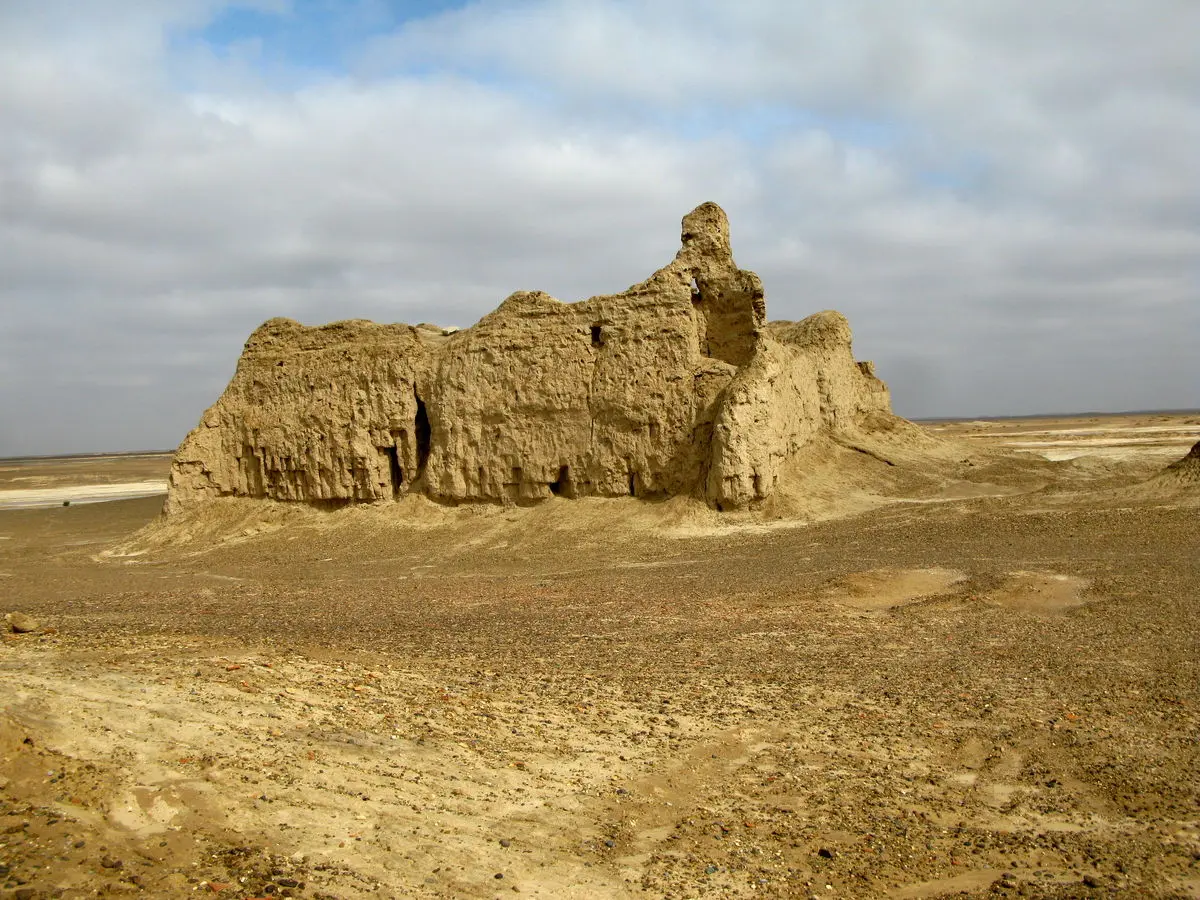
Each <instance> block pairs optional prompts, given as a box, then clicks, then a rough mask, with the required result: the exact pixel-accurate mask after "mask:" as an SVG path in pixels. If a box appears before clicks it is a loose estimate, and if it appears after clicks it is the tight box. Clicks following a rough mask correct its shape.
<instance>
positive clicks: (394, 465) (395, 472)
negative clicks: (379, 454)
mask: <svg viewBox="0 0 1200 900" xmlns="http://www.w3.org/2000/svg"><path fill="white" fill-rule="evenodd" d="M383 452H384V453H386V454H387V458H388V468H389V469H391V471H392V496H393V497H399V496H400V489H401V487H403V485H404V470H403V469H402V468H400V451H399V450H398V449H397V448H396V447H394V446H392V447H384V448H383Z"/></svg>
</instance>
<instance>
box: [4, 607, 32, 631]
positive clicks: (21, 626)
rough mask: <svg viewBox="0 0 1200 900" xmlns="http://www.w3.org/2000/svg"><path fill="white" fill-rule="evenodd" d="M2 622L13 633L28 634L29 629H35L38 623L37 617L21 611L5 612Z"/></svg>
mask: <svg viewBox="0 0 1200 900" xmlns="http://www.w3.org/2000/svg"><path fill="white" fill-rule="evenodd" d="M4 622H5V624H7V625H8V628H9V630H10V631H12V632H13V633H14V634H28V633H29V632H31V631H37V630H38V624H39V623H38V621H37V619H34V618H33V617H32V616H27V615H25V613H23V612H10V613H5V614H4Z"/></svg>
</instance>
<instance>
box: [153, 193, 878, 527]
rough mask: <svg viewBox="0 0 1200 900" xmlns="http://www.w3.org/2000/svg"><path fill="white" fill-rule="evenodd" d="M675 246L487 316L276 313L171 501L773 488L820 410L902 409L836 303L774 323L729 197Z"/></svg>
mask: <svg viewBox="0 0 1200 900" xmlns="http://www.w3.org/2000/svg"><path fill="white" fill-rule="evenodd" d="M682 242H683V246H682V247H681V249H680V251H679V253H678V254H677V255H676V257H675V259H674V260H673V261H672V262H671V263H670V264H669V265H668V266H666V267H664V268H663V269H660V270H659V271H657V272H655V273H654V274H653V275H652V276H651V277H650V278H649V279H647V280H646V281H644V282H642V283H641V284H638V285H635V286H634V287H632V288H630V289H629V290H627V291H625V292H623V293H621V294H615V295H609V296H600V297H593V298H591V299H590V300H585V301H581V302H579V303H572V304H567V303H561V302H559V301H558V300H555V299H554V298H553V297H550V296H549V295H547V294H544V293H541V292H519V293H516V294H513V295H512V296H510V297H509V298H508V299H507V300H505V301H504V303H503V304H501V305H500V307H499V308H498V309H496V310H495V311H494V312H492V313H490V314H489V315H487V316H485V317H484V318H483V319H482V320H480V321H479V322H478V323H477V324H476V325H474V326H473V327H471V328H469V329H465V330H462V331H457V332H443V331H442V330H440V329H436V328H432V327H429V326H417V327H411V326H407V325H376V324H373V323H370V322H364V321H350V322H339V323H335V324H332V325H326V326H322V327H318V328H306V327H305V326H302V325H300V324H299V323H296V322H293V321H291V320H287V319H272V320H271V321H269V322H267V323H266V324H264V325H262V326H261V327H260V328H258V329H257V330H256V331H255V332H254V334H252V335H251V337H250V339H249V341H247V343H246V347H245V352H244V353H243V354H242V357H241V359H240V361H239V363H238V367H237V371H236V373H235V374H234V377H233V380H232V381H231V382H230V384H229V386H228V387H227V388H226V390H225V392H224V394H223V395H222V396H221V398H220V399H219V400H218V401H217V403H216V404H214V405H213V407H212V408H210V409H209V410H208V411H207V412H206V413H205V414H204V417H203V419H202V420H201V423H200V425H199V426H198V427H197V428H196V429H195V430H194V431H193V432H192V433H191V434H189V435H188V437H187V438H186V439H185V441H184V442H183V444H182V445H181V446H180V448H179V451H178V452H177V454H176V458H175V462H174V465H173V467H172V473H171V482H170V491H169V495H168V501H167V512H168V513H170V512H174V511H177V510H179V509H182V508H185V507H187V506H189V505H192V504H195V503H198V502H201V501H203V500H205V499H208V498H212V497H218V496H228V495H238V496H250V497H269V498H273V499H276V500H286V501H298V502H306V503H318V504H330V505H337V504H343V503H350V502H373V501H382V500H390V499H396V498H399V497H401V496H404V495H405V494H407V493H409V492H419V493H423V494H426V495H427V496H429V497H431V498H433V499H436V500H439V501H443V502H470V501H485V502H498V501H499V502H532V501H537V500H542V499H546V498H549V497H552V496H555V495H558V496H564V497H583V496H626V495H633V496H639V497H661V496H670V495H679V494H691V495H695V496H698V497H703V498H705V499H707V500H708V501H709V502H711V503H714V504H716V505H718V506H720V507H722V508H736V507H739V506H744V505H746V504H748V503H752V502H754V501H755V500H760V499H762V498H764V497H766V496H768V495H769V494H770V493H771V491H772V490H773V488H774V484H775V482H776V479H777V474H778V468H779V465H780V463H781V462H782V461H783V460H784V459H786V458H787V457H788V456H789V455H790V454H792V453H794V452H795V450H796V449H798V448H799V447H800V446H802V445H803V444H804V443H805V442H807V441H808V440H811V439H812V437H813V436H814V435H815V434H817V433H819V432H821V431H822V430H835V431H836V430H846V431H853V430H855V429H859V428H861V427H862V424H861V423H862V422H864V421H866V419H865V417H866V416H867V415H868V414H870V415H875V416H879V415H882V416H885V417H890V416H891V413H890V410H889V407H888V399H887V392H886V389H885V388H884V387H883V384H882V382H880V381H879V380H878V379H877V378H875V377H874V374H873V372H871V371H870V368H869V364H866V365H860V364H858V363H856V362H855V361H854V358H853V355H852V354H851V349H850V331H849V327H848V325H847V324H846V322H845V319H843V318H842V317H841V316H840V315H838V314H837V313H832V312H827V313H820V314H818V315H816V316H813V317H810V318H809V319H806V320H805V321H804V322H801V323H795V324H792V323H773V324H772V325H770V326H768V325H767V323H766V306H765V301H764V292H763V287H762V283H761V282H760V281H759V279H758V276H757V275H755V274H754V273H753V272H748V271H745V270H741V269H738V268H737V266H736V264H735V263H734V259H733V254H732V250H731V249H730V244H729V225H728V220H727V219H726V217H725V214H724V213H723V212H722V211H721V209H720V208H719V207H717V206H716V205H715V204H711V203H709V204H704V205H702V206H700V207H698V208H697V209H696V210H694V211H693V212H692V213H690V214H689V215H688V216H686V217H684V220H683V229H682Z"/></svg>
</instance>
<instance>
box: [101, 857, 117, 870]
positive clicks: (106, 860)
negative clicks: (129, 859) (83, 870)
mask: <svg viewBox="0 0 1200 900" xmlns="http://www.w3.org/2000/svg"><path fill="white" fill-rule="evenodd" d="M100 865H101V866H102V867H104V868H105V869H119V868H121V861H120V860H119V859H117V858H116V857H113V856H105V857H103V858H102V859H101V860H100Z"/></svg>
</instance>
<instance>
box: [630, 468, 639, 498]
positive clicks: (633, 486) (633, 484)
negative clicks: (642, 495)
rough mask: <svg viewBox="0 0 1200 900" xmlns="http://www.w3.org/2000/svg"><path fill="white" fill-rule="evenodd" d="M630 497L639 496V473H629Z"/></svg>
mask: <svg viewBox="0 0 1200 900" xmlns="http://www.w3.org/2000/svg"><path fill="white" fill-rule="evenodd" d="M629 496H630V497H636V496H637V472H630V473H629Z"/></svg>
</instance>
